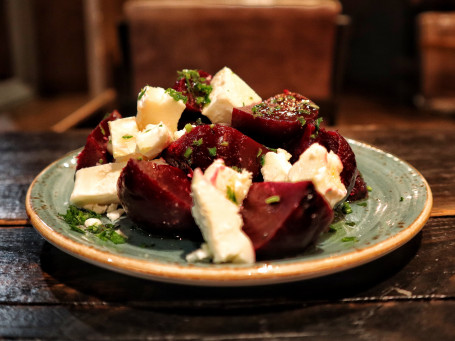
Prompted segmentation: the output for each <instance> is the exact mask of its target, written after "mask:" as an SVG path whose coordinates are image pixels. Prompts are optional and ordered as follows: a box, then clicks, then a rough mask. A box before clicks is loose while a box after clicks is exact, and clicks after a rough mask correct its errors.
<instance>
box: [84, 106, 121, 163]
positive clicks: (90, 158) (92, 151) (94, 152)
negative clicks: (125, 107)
mask: <svg viewBox="0 0 455 341" xmlns="http://www.w3.org/2000/svg"><path fill="white" fill-rule="evenodd" d="M119 118H122V115H120V114H119V112H118V111H117V110H114V111H113V112H112V113H110V114H109V116H107V117H106V118H104V119H103V120H102V121H101V122H100V123H99V124H98V125H97V126H96V127H95V129H93V130H92V131H91V133H90V134H89V135H88V136H87V141H86V143H85V147H84V149H82V151H81V152H80V153H79V155H78V156H77V167H76V170H79V169H81V168H85V167H93V166H96V164H100V163H108V162H111V161H112V155H110V154H109V153H108V152H107V143H108V141H109V136H110V135H111V133H110V131H109V123H108V122H109V121H114V120H117V119H119Z"/></svg>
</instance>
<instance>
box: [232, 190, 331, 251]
mask: <svg viewBox="0 0 455 341" xmlns="http://www.w3.org/2000/svg"><path fill="white" fill-rule="evenodd" d="M241 214H242V217H243V223H244V226H243V230H244V231H245V233H246V234H247V235H248V237H250V239H251V241H252V242H253V246H254V248H255V250H256V256H257V257H258V258H262V259H264V258H272V257H276V256H278V257H283V256H292V255H295V254H297V253H299V252H302V251H303V250H304V249H305V248H306V247H307V246H308V245H309V244H310V243H312V242H314V241H315V240H316V239H317V238H318V237H319V235H320V234H321V232H323V231H326V230H327V229H328V227H329V224H330V223H331V221H332V219H333V210H332V209H331V208H330V206H329V204H328V203H327V201H325V199H324V198H323V197H322V196H321V195H320V194H319V193H318V192H317V191H316V190H315V188H314V185H313V183H312V182H311V181H302V182H295V183H287V182H258V183H254V184H253V185H252V186H251V188H250V190H249V192H248V196H247V197H246V199H245V201H244V202H243V208H242V210H241Z"/></svg>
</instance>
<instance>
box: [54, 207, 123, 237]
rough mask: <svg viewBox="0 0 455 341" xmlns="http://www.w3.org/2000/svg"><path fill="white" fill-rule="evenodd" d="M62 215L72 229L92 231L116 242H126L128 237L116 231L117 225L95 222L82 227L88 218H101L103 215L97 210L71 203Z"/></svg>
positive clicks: (83, 231) (98, 235)
mask: <svg viewBox="0 0 455 341" xmlns="http://www.w3.org/2000/svg"><path fill="white" fill-rule="evenodd" d="M59 216H60V217H62V218H63V220H65V222H66V223H67V224H68V225H69V226H70V228H71V230H73V231H76V232H79V233H83V234H85V232H90V233H92V234H94V235H95V236H96V237H98V238H100V239H101V240H104V241H111V242H113V243H114V244H122V243H125V242H126V238H125V237H123V236H122V235H120V234H119V233H117V232H116V231H115V227H114V225H112V224H94V225H91V226H89V227H87V228H86V229H83V228H81V227H83V226H84V223H85V221H86V220H87V219H90V218H97V219H100V218H101V215H100V214H97V213H95V212H92V211H89V210H84V209H80V208H77V207H76V206H74V205H70V206H69V207H68V210H67V211H66V213H65V214H59Z"/></svg>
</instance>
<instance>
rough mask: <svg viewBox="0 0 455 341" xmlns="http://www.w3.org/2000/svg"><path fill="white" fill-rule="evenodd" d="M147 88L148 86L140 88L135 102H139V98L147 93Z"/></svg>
mask: <svg viewBox="0 0 455 341" xmlns="http://www.w3.org/2000/svg"><path fill="white" fill-rule="evenodd" d="M147 88H148V85H147V86H144V87H143V88H142V90H141V91H140V92H139V94H138V95H137V100H138V101H140V100H141V98H142V97H143V96H144V95H145V92H146V91H147Z"/></svg>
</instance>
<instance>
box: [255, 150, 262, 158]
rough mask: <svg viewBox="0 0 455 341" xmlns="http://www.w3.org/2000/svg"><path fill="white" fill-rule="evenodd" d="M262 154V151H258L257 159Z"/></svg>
mask: <svg viewBox="0 0 455 341" xmlns="http://www.w3.org/2000/svg"><path fill="white" fill-rule="evenodd" d="M261 154H262V149H258V152H257V154H256V157H259V156H261Z"/></svg>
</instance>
